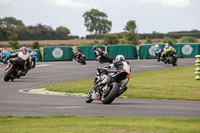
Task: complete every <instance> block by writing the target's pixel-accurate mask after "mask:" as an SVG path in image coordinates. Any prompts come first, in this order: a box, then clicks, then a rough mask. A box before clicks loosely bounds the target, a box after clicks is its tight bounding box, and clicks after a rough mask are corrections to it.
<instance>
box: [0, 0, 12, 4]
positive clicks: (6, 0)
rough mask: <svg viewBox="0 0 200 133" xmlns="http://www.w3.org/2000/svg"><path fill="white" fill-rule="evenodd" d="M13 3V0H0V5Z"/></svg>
mask: <svg viewBox="0 0 200 133" xmlns="http://www.w3.org/2000/svg"><path fill="white" fill-rule="evenodd" d="M9 4H11V5H15V3H14V1H13V0H0V5H9Z"/></svg>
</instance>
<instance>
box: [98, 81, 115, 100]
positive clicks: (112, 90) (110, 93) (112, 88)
mask: <svg viewBox="0 0 200 133" xmlns="http://www.w3.org/2000/svg"><path fill="white" fill-rule="evenodd" d="M118 93H119V86H118V84H117V82H113V83H112V85H111V86H110V89H109V90H108V91H107V92H106V93H105V94H103V95H102V97H101V101H102V103H103V104H111V103H112V102H113V101H114V100H115V98H116V97H117V96H118Z"/></svg>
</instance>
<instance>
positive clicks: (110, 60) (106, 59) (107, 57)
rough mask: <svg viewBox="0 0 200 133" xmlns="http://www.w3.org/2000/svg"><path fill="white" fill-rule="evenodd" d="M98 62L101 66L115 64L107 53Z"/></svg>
mask: <svg viewBox="0 0 200 133" xmlns="http://www.w3.org/2000/svg"><path fill="white" fill-rule="evenodd" d="M98 61H99V63H101V64H103V63H106V62H109V63H113V60H112V59H111V58H110V57H109V56H108V53H107V52H105V53H104V54H103V55H102V56H101V58H100V59H99V60H98Z"/></svg>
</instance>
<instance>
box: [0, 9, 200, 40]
mask: <svg viewBox="0 0 200 133" xmlns="http://www.w3.org/2000/svg"><path fill="white" fill-rule="evenodd" d="M82 17H83V18H84V26H85V27H86V30H87V31H88V32H90V34H89V35H86V37H82V38H86V39H105V38H109V37H110V38H119V39H118V41H119V42H121V43H125V42H126V43H130V42H131V43H133V42H134V44H138V42H139V41H138V39H143V40H145V39H146V40H150V39H163V38H164V37H169V38H173V39H179V38H182V37H184V36H187V37H195V38H200V31H198V30H192V31H178V32H168V33H166V34H164V33H158V32H156V31H153V32H152V33H143V34H141V33H137V32H136V31H135V29H136V28H137V26H136V21H135V20H129V21H128V22H127V24H126V25H125V27H124V29H123V30H124V31H123V32H121V33H115V34H109V32H110V31H111V28H112V22H111V21H110V20H108V16H107V14H106V13H104V12H101V11H99V10H97V9H91V10H90V11H87V12H85V13H84V14H83V15H82ZM12 34H17V36H18V39H19V40H68V39H79V36H78V35H75V36H72V35H70V30H69V29H68V28H67V27H64V26H60V27H57V28H56V29H55V30H54V29H53V28H51V27H50V26H46V25H42V24H40V23H39V24H37V25H35V26H32V25H31V26H25V25H24V23H23V22H22V20H17V19H16V18H14V17H5V18H0V41H8V40H9V37H10V36H11V35H12ZM116 40H117V39H116Z"/></svg>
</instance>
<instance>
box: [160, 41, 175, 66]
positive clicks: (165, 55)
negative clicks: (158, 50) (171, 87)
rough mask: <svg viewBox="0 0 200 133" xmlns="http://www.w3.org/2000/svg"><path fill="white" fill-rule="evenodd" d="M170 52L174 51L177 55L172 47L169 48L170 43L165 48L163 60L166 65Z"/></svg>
mask: <svg viewBox="0 0 200 133" xmlns="http://www.w3.org/2000/svg"><path fill="white" fill-rule="evenodd" d="M170 51H172V52H173V53H174V54H176V53H177V52H176V49H175V48H173V47H172V46H169V44H168V43H165V47H164V48H163V54H162V58H163V60H164V62H165V63H167V56H168V53H169V52H170Z"/></svg>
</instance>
